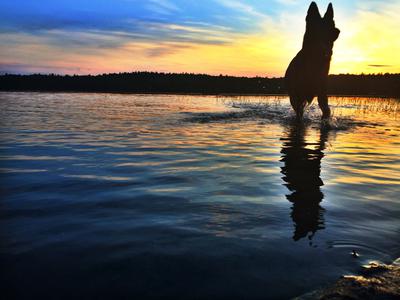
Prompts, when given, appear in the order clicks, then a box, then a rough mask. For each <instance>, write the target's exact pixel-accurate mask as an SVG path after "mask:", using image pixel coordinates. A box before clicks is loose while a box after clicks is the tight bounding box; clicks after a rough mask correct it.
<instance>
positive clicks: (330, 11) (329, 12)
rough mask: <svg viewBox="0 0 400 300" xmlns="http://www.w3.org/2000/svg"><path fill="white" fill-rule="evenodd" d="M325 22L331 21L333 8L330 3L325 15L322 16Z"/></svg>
mask: <svg viewBox="0 0 400 300" xmlns="http://www.w3.org/2000/svg"><path fill="white" fill-rule="evenodd" d="M324 19H325V20H333V6H332V3H329V5H328V9H327V10H326V13H325V15H324Z"/></svg>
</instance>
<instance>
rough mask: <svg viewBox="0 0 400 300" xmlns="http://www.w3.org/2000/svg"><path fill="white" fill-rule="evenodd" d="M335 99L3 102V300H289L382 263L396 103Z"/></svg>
mask: <svg viewBox="0 0 400 300" xmlns="http://www.w3.org/2000/svg"><path fill="white" fill-rule="evenodd" d="M330 103H331V105H332V106H333V111H334V118H333V119H332V121H331V125H330V126H329V127H330V129H328V126H321V122H320V120H319V118H320V112H319V109H318V107H317V106H316V105H313V106H311V107H310V108H309V109H308V112H307V115H306V117H305V120H304V122H303V123H301V124H299V123H296V122H294V120H293V116H292V113H291V111H290V108H289V104H288V100H287V98H286V97H205V96H166V95H117V94H49V93H0V122H1V123H0V180H1V181H0V192H1V202H0V242H1V245H0V259H1V260H0V261H1V265H2V267H1V271H0V272H1V280H2V283H3V284H4V287H3V288H2V289H3V293H7V294H8V295H10V297H18V298H34V297H35V298H39V297H43V296H47V297H51V298H69V299H76V298H77V297H78V296H79V298H111V297H126V298H130V299H140V298H159V297H174V298H175V299H178V298H186V299H193V298H201V299H211V298H246V299H257V298H263V299H265V298H271V299H285V298H290V297H293V296H297V295H301V294H302V293H304V292H307V291H310V290H312V289H315V288H318V287H320V286H323V285H325V284H328V283H330V282H332V281H333V280H335V279H337V278H338V277H339V276H340V275H342V274H343V273H356V272H357V271H358V270H359V267H360V265H362V264H364V263H366V262H368V261H370V260H378V261H382V262H391V261H392V260H394V259H395V258H397V257H399V256H400V234H399V233H400V221H399V216H400V198H399V194H400V102H399V100H396V99H367V98H331V99H330ZM353 250H355V251H356V252H357V253H358V254H359V257H358V258H355V257H353V256H352V255H351V252H352V251H353Z"/></svg>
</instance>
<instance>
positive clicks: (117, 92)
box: [0, 90, 400, 99]
mask: <svg viewBox="0 0 400 300" xmlns="http://www.w3.org/2000/svg"><path fill="white" fill-rule="evenodd" d="M0 93H46V94H113V95H114V94H115V95H165V96H214V97H252V96H253V97H288V96H289V95H288V94H286V93H282V94H274V93H263V94H260V93H254V94H253V93H187V92H129V91H127V92H121V91H70V90H57V91H51V90H0ZM315 97H317V96H315ZM328 97H357V98H372V99H373V98H387V99H400V96H390V95H369V94H366V95H363V94H328Z"/></svg>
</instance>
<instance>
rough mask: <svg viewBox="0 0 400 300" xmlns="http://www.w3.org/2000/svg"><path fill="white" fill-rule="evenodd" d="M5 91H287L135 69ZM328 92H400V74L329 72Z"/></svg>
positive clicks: (9, 86)
mask: <svg viewBox="0 0 400 300" xmlns="http://www.w3.org/2000/svg"><path fill="white" fill-rule="evenodd" d="M0 90H1V91H44V92H114V93H154V94H159V93H167V94H168V93H171V94H172V93H176V94H243V95H245V94H250V95H257V94H258V95H263V94H287V90H286V87H285V83H284V78H268V77H235V76H225V75H219V76H212V75H206V74H191V73H181V74H177V73H157V72H132V73H112V74H101V75H56V74H46V75H44V74H32V75H15V74H4V75H1V76H0ZM328 94H330V95H365V96H387V97H399V96H400V74H361V75H352V74H341V75H329V77H328Z"/></svg>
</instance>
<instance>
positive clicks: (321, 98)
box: [318, 94, 331, 119]
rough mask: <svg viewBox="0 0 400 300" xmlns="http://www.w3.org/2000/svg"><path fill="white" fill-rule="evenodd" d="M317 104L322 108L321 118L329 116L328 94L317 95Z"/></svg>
mask: <svg viewBox="0 0 400 300" xmlns="http://www.w3.org/2000/svg"><path fill="white" fill-rule="evenodd" d="M318 105H319V107H320V108H321V110H322V119H329V118H330V117H331V109H330V107H329V104H328V96H327V95H326V94H321V95H318Z"/></svg>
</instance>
